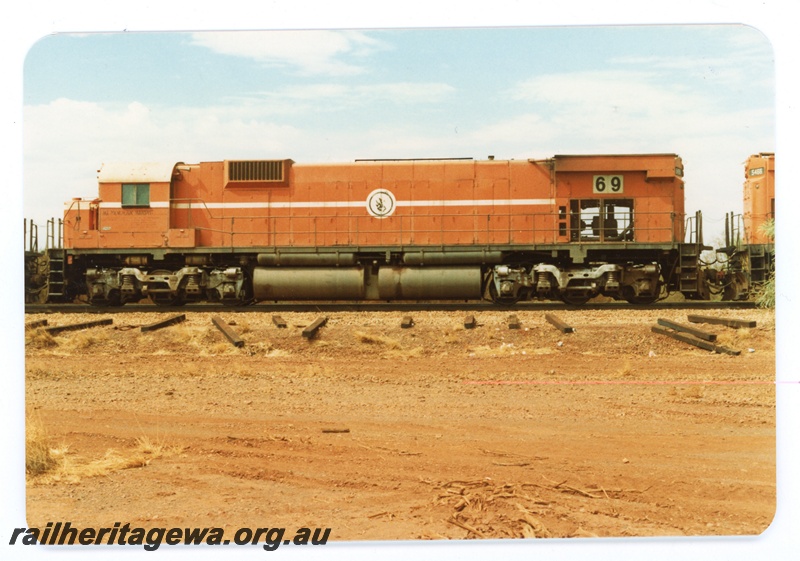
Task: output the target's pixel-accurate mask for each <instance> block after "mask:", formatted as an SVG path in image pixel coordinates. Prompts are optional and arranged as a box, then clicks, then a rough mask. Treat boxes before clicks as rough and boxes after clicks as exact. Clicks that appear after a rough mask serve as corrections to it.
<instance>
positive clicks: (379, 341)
mask: <svg viewBox="0 0 800 561" xmlns="http://www.w3.org/2000/svg"><path fill="white" fill-rule="evenodd" d="M354 335H355V337H356V339H357V340H358V341H360V342H361V343H364V344H366V345H383V346H385V347H387V348H389V349H397V348H398V347H400V343H399V342H398V341H397V340H395V339H392V338H390V337H385V336H383V335H374V334H372V333H366V332H364V331H356V332H355V333H354Z"/></svg>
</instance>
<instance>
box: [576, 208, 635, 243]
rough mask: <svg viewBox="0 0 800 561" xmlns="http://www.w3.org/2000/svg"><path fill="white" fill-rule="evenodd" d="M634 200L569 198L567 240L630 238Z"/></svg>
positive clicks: (623, 239) (619, 240) (605, 240)
mask: <svg viewBox="0 0 800 561" xmlns="http://www.w3.org/2000/svg"><path fill="white" fill-rule="evenodd" d="M633 234H634V232H633V199H579V200H575V199H573V200H572V201H570V241H573V242H579V241H580V242H612V241H613V242H621V241H633Z"/></svg>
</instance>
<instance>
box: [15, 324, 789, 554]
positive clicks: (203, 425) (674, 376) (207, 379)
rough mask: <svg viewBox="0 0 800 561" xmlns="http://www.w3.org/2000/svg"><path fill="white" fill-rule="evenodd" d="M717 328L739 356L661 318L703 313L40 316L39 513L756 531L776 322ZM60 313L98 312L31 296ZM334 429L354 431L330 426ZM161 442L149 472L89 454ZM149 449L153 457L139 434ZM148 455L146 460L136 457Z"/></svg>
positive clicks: (765, 489)
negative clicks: (45, 455) (69, 327)
mask: <svg viewBox="0 0 800 561" xmlns="http://www.w3.org/2000/svg"><path fill="white" fill-rule="evenodd" d="M713 314H714V315H718V316H721V317H737V318H743V319H754V320H757V323H758V326H757V327H756V328H750V329H740V330H734V329H730V328H725V327H721V326H704V328H705V329H707V330H710V331H714V332H716V333H718V334H719V337H720V341H719V342H720V344H723V345H726V346H728V347H732V348H736V349H739V350H741V351H742V354H741V355H740V356H728V355H721V354H714V353H710V352H708V351H704V350H701V349H698V348H695V347H691V346H689V345H687V344H685V343H681V342H678V341H674V340H672V339H669V338H667V337H665V336H662V335H657V334H654V333H651V332H650V326H651V325H654V324H655V320H656V318H658V317H668V318H670V319H672V320H674V321H679V322H683V323H685V322H686V317H685V312H664V311H660V312H656V311H628V312H600V311H570V312H558V313H557V315H558V316H559V317H560V318H561V319H563V320H564V321H566V322H567V323H568V324H571V325H572V326H574V327H575V328H576V330H577V331H576V333H572V334H562V333H560V332H559V331H557V330H556V329H555V328H554V327H553V326H551V325H550V324H548V323H547V322H545V320H544V314H543V313H540V312H529V311H521V312H518V313H517V314H516V315H517V316H518V317H519V319H520V320H521V322H522V329H519V330H510V329H508V328H507V326H506V324H505V320H506V317H507V314H504V313H484V314H477V316H478V321H479V323H480V325H479V326H478V327H477V328H476V329H470V330H468V329H464V327H463V325H462V324H461V321H462V320H463V316H464V315H466V314H459V313H452V312H451V313H446V312H427V313H425V312H417V313H414V314H413V315H414V320H415V326H414V327H413V328H411V329H401V328H400V322H401V319H402V314H395V313H337V314H331V315H330V320H329V322H328V324H327V326H326V327H323V328H322V330H321V332H320V334H319V336H318V337H317V338H316V339H315V340H313V341H307V340H305V339H303V338H302V337H301V336H300V330H301V329H300V328H301V327H303V326H305V325H307V324H309V323H311V322H312V321H313V320H314V319H315V317H316V316H314V315H312V314H284V318H285V319H286V320H287V321H288V322H289V324H290V325H289V327H288V328H287V329H278V328H276V327H275V326H274V325H273V324H272V322H271V317H270V316H269V315H268V314H256V313H241V314H226V315H225V319H226V320H228V321H233V322H234V323H235V324H236V325H234V326H233V328H234V329H237V330H238V331H239V333H240V334H241V336H242V338H243V339H244V340H245V341H246V345H245V346H244V347H243V348H240V349H237V348H235V347H233V346H232V345H230V344H229V343H228V342H227V341H226V340H225V339H224V338H223V336H222V334H221V333H220V332H219V331H218V330H217V329H216V328H215V327H214V326H213V325H212V323H211V319H210V318H211V314H204V313H189V314H187V321H186V322H185V323H183V324H180V325H177V326H173V327H169V328H166V329H164V330H161V331H156V332H153V333H141V332H140V330H139V329H138V327H139V326H141V325H145V324H149V323H151V322H154V321H157V320H159V319H163V318H164V316H161V315H158V314H144V313H131V314H125V315H117V316H114V325H113V326H110V327H100V328H94V329H91V330H87V331H84V332H68V333H63V334H61V335H58V336H56V337H55V338H53V339H50V338H48V337H46V336H44V335H43V334H42V333H41V331H38V330H37V331H32V332H29V333H28V340H27V345H26V375H27V388H26V395H27V406H28V414H29V418H31V419H37V420H40V421H41V422H42V423H43V425H44V427H45V428H46V429H47V432H48V434H49V443H50V446H51V447H53V448H59V449H61V451H62V452H64V450H66V452H65V453H64V454H62V459H64V458H65V459H66V461H67V467H64V466H63V465H62V466H57V467H56V468H55V469H54V470H53V471H51V472H50V473H45V474H44V475H39V476H29V477H28V485H27V510H28V524H29V525H30V526H37V525H39V526H44V525H45V524H46V523H47V522H48V521H55V520H69V521H71V522H72V524H73V525H75V526H78V525H81V526H95V527H99V526H111V525H113V523H114V522H118V521H121V522H122V523H125V522H129V523H130V524H131V525H132V526H134V525H137V526H142V527H155V526H159V527H165V526H166V527H170V526H182V527H184V526H186V527H188V526H200V527H203V526H219V527H223V528H225V529H226V531H228V530H229V531H231V532H233V531H234V530H235V529H237V528H239V527H251V528H255V527H275V526H285V527H287V528H289V529H294V528H299V527H302V526H306V527H330V528H331V529H332V532H331V541H334V540H398V539H420V538H421V539H429V538H432V539H438V538H449V539H463V538H475V537H487V538H489V537H491V538H499V537H523V536H525V537H532V536H536V537H577V536H593V535H596V536H661V535H692V536H698V535H740V534H758V533H760V532H762V531H763V530H765V529H766V527H767V526H768V525H769V524H770V522H771V520H772V516H773V514H774V512H775V504H776V497H775V482H776V480H775V385H774V383H773V382H774V380H775V331H774V328H775V317H774V313H773V312H770V311H762V310H754V311H743V310H738V311H724V312H723V311H719V312H713ZM41 318H46V319H48V321H49V323H50V325H60V324H65V323H75V322H79V321H86V320H90V319H97V316H83V317H82V316H76V315H48V316H35V315H29V316H28V317H26V321H33V320H36V319H41ZM330 430H335V431H344V430H347V431H349V432H328V431H330ZM141 437H147V438H148V439H149V440H150V441H151V442H154V443H157V444H161V445H162V446H163V447H164V450H163V455H160V456H159V455H158V454H155V453H152V454H151V456H152V457H149V456H148V455H147V453H145V455H144V456H143V457H145V458H146V461H144V462H139V464H138V466H139V467H130V468H128V469H120V468H116V469H110V470H109V471H107V473H105V474H101V475H92V473H91V472H90V470H89V467H88V466H90V465H93V464H92V462H94V463H95V464H98V462H100V461H101V460H102V459H103V458H104V457H108V456H107V454H108V452H109V450H112V449H113V450H114V451H115V452H116V454H117V455H118V456H121V457H125V456H126V455H127V456H133V455H135V453H136V447H137V442H136V441H137V439H138V438H141ZM140 455H141V452H140ZM142 464H144V465H142Z"/></svg>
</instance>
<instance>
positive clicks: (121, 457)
mask: <svg viewBox="0 0 800 561" xmlns="http://www.w3.org/2000/svg"><path fill="white" fill-rule="evenodd" d="M178 451H179V449H177V448H169V447H167V446H165V445H164V443H163V442H154V441H153V440H151V439H150V438H149V437H147V436H141V437H139V438H137V439H136V441H135V446H134V447H133V448H132V449H129V450H123V451H117V450H115V449H113V448H112V449H109V450H107V451H106V453H105V454H104V455H103V457H102V458H99V459H96V460H90V461H88V462H82V461H80V460H78V459H77V458H74V457H70V456H69V455H68V452H69V449H68V448H67V447H66V446H64V447H62V448H61V449H56V450H51V451H50V452H51V455H52V457H53V463H52V465H51V467H50V469H49V470H47V471H46V472H39V473H33V472H29V474H30V475H32V476H38V477H36V482H37V483H41V484H50V483H56V482H66V483H72V484H75V483H79V482H80V481H81V480H82V479H84V478H87V477H99V476H103V475H107V474H109V473H111V472H114V471H119V470H123V469H133V468H141V467H145V466H147V465H149V464H150V462H152V461H153V460H155V459H157V458H161V457H163V456H165V455H168V454H171V453H174V452H178Z"/></svg>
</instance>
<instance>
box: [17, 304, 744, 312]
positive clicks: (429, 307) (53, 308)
mask: <svg viewBox="0 0 800 561" xmlns="http://www.w3.org/2000/svg"><path fill="white" fill-rule="evenodd" d="M755 307H756V304H755V302H749V301H739V302H707V301H696V302H694V301H685V302H656V303H655V304H648V305H641V306H636V305H632V304H628V303H627V302H597V303H588V304H583V305H581V306H574V305H570V304H565V303H562V302H530V303H518V304H515V305H510V306H502V305H497V304H492V303H490V302H415V303H409V302H389V303H386V302H381V303H363V302H357V303H356V302H354V303H348V302H336V303H330V302H327V303H326V302H283V303H259V304H253V305H250V306H222V305H219V304H186V305H183V306H156V305H154V304H128V305H126V306H116V307H114V306H90V305H87V304H28V305H26V306H25V313H26V314H43V313H60V314H68V313H81V314H92V313H96V314H114V313H136V312H164V313H176V312H210V313H215V312H251V313H258V312H368V311H374V312H413V311H465V312H467V311H475V312H477V311H517V312H520V311H555V310H637V309H638V310H726V309H738V310H741V309H753V308H755Z"/></svg>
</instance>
